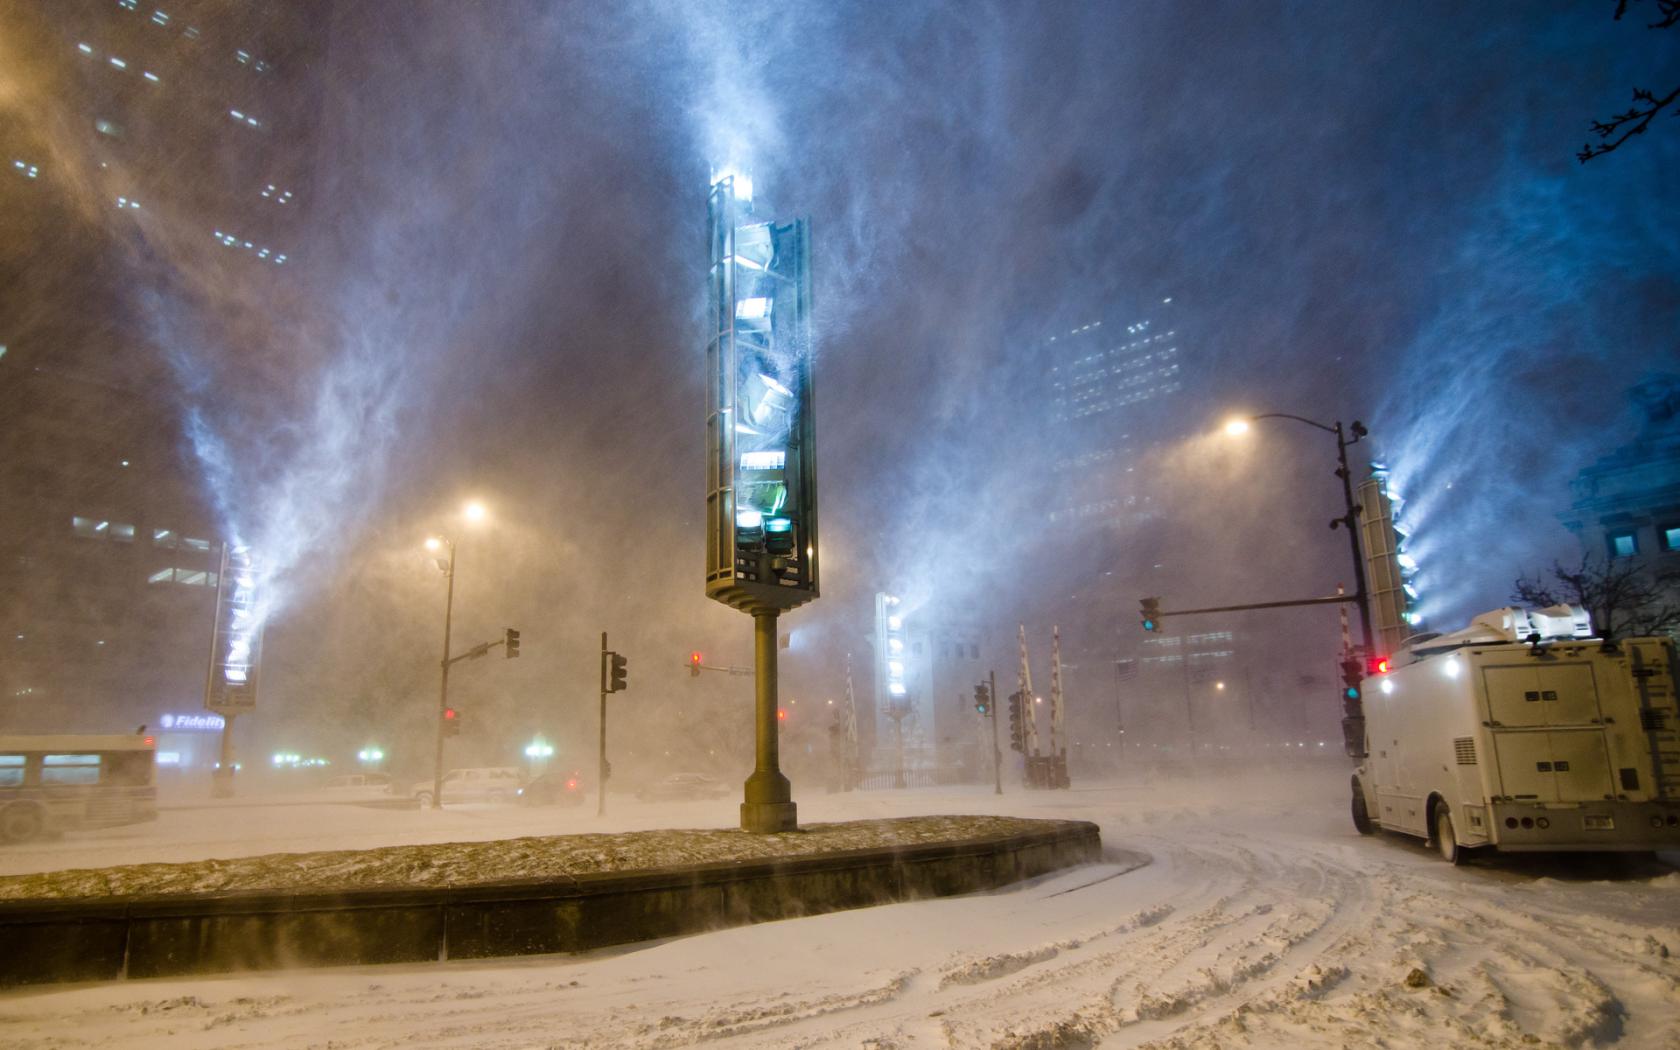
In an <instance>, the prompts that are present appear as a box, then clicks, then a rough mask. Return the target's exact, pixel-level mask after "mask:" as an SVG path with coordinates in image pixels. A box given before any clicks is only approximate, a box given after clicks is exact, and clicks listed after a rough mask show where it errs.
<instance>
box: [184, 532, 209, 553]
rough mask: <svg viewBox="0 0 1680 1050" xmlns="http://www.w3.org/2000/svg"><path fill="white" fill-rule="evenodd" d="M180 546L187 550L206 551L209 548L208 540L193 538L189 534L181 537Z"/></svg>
mask: <svg viewBox="0 0 1680 1050" xmlns="http://www.w3.org/2000/svg"><path fill="white" fill-rule="evenodd" d="M181 546H182V547H183V548H185V549H186V550H189V551H207V550H209V549H210V541H209V540H195V539H193V538H192V537H191V536H186V537H183V538H182V540H181Z"/></svg>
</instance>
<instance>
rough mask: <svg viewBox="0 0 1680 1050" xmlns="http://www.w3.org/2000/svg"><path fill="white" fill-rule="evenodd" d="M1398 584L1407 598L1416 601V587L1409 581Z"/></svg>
mask: <svg viewBox="0 0 1680 1050" xmlns="http://www.w3.org/2000/svg"><path fill="white" fill-rule="evenodd" d="M1400 586H1401V588H1402V589H1403V590H1404V591H1405V592H1406V596H1407V597H1408V598H1410V599H1412V600H1413V601H1417V596H1418V589H1417V588H1416V587H1414V586H1412V585H1411V584H1410V583H1404V584H1401V585H1400Z"/></svg>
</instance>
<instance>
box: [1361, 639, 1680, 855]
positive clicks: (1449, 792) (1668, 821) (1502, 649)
mask: <svg viewBox="0 0 1680 1050" xmlns="http://www.w3.org/2000/svg"><path fill="white" fill-rule="evenodd" d="M1675 686H1676V671H1675V645H1674V642H1673V641H1672V640H1671V639H1669V638H1629V639H1622V640H1618V641H1613V642H1612V641H1604V640H1602V639H1599V638H1595V637H1593V630H1592V621H1591V618H1590V617H1589V616H1588V615H1587V613H1586V612H1585V611H1584V610H1582V609H1578V608H1575V607H1572V606H1553V607H1552V608H1549V609H1543V610H1540V611H1537V612H1531V611H1525V610H1522V609H1514V608H1513V609H1499V610H1495V611H1494V612H1490V613H1486V614H1483V615H1481V616H1478V617H1476V619H1475V620H1474V621H1472V623H1471V625H1470V627H1469V628H1468V629H1466V630H1463V631H1459V632H1457V633H1456V634H1451V635H1441V636H1435V637H1427V636H1426V637H1424V638H1420V639H1417V640H1414V641H1412V642H1410V643H1409V644H1408V645H1407V647H1406V648H1405V649H1404V650H1403V651H1402V652H1401V653H1399V654H1397V656H1396V657H1395V658H1394V659H1393V660H1392V661H1391V665H1390V669H1389V670H1388V671H1386V672H1385V673H1382V674H1378V675H1375V676H1373V677H1371V678H1367V679H1366V681H1365V683H1364V688H1363V693H1364V706H1365V743H1366V748H1365V749H1366V752H1367V754H1366V756H1365V759H1364V762H1363V763H1362V764H1361V765H1360V766H1359V768H1358V769H1357V770H1356V771H1355V772H1354V775H1353V822H1354V824H1355V826H1357V827H1358V829H1359V830H1360V831H1361V832H1362V833H1365V834H1370V833H1372V832H1374V831H1377V830H1379V829H1381V830H1386V831H1398V832H1403V833H1405V834H1409V835H1417V836H1419V837H1421V838H1424V839H1426V840H1430V841H1432V842H1434V843H1435V845H1436V847H1437V848H1438V849H1439V850H1440V852H1441V856H1442V857H1444V858H1445V859H1446V860H1448V861H1450V862H1451V863H1454V864H1460V863H1463V861H1464V859H1465V857H1466V855H1467V853H1468V852H1469V851H1470V850H1475V849H1480V848H1487V849H1492V850H1508V851H1521V850H1527V851H1538V850H1607V851H1610V850H1615V851H1650V850H1659V849H1666V850H1673V849H1680V712H1677V711H1676V695H1675V694H1676V688H1675Z"/></svg>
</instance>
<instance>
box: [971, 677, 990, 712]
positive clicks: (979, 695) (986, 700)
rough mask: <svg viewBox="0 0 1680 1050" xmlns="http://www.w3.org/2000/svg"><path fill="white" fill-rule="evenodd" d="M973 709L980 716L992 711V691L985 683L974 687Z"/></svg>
mask: <svg viewBox="0 0 1680 1050" xmlns="http://www.w3.org/2000/svg"><path fill="white" fill-rule="evenodd" d="M974 709H975V710H976V711H978V712H980V713H981V714H987V713H989V712H990V711H991V709H992V690H991V687H990V686H988V685H986V683H985V682H981V683H980V684H979V685H977V686H975V687H974Z"/></svg>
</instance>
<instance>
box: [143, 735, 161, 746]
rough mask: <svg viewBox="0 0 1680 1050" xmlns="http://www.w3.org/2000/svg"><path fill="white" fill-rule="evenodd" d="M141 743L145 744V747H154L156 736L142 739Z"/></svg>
mask: <svg viewBox="0 0 1680 1050" xmlns="http://www.w3.org/2000/svg"><path fill="white" fill-rule="evenodd" d="M141 743H143V744H145V745H146V746H147V747H156V746H157V737H155V736H149V737H147V738H146V739H145V740H142V741H141Z"/></svg>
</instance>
